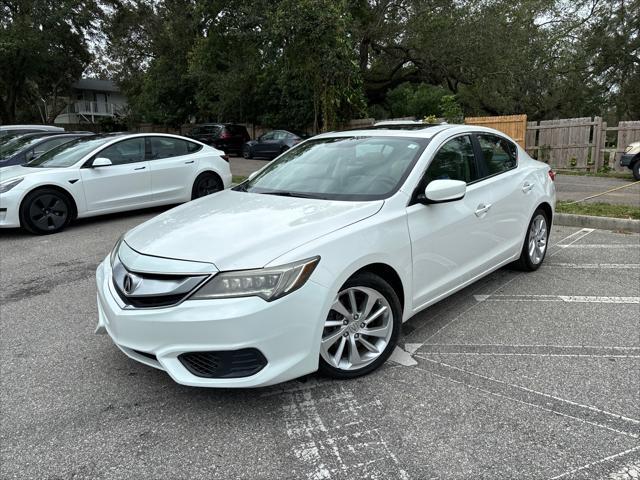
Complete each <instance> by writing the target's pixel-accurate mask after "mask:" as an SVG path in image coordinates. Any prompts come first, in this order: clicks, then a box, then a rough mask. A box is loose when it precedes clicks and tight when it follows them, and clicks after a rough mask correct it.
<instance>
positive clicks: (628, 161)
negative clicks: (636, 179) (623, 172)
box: [620, 153, 637, 167]
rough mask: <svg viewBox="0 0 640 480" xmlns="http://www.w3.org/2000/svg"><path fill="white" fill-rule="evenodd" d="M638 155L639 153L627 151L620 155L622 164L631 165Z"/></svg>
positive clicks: (624, 165)
mask: <svg viewBox="0 0 640 480" xmlns="http://www.w3.org/2000/svg"><path fill="white" fill-rule="evenodd" d="M636 155H637V153H625V154H624V155H622V156H621V157H620V165H621V166H623V167H629V166H630V165H631V163H632V160H633V159H634V158H635V156H636Z"/></svg>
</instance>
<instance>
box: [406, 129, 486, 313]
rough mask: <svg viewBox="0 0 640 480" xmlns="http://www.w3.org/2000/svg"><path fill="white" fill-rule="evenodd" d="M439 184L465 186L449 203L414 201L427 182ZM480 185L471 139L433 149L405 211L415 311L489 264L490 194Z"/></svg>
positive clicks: (464, 137)
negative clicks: (440, 181)
mask: <svg viewBox="0 0 640 480" xmlns="http://www.w3.org/2000/svg"><path fill="white" fill-rule="evenodd" d="M438 179H450V180H462V181H464V182H466V183H467V193H466V195H465V196H464V198H462V199H461V200H457V201H454V202H449V203H440V204H432V205H423V204H421V203H418V202H417V201H415V196H416V195H417V194H418V193H419V192H424V189H425V187H426V186H427V185H428V184H429V182H431V181H433V180H438ZM479 179H480V171H479V165H478V160H477V158H476V156H475V150H474V148H473V143H472V140H471V136H470V135H468V134H465V135H458V136H455V137H453V138H451V139H449V140H447V141H446V142H444V143H443V144H442V146H441V147H440V148H439V149H438V151H437V152H436V154H435V155H434V157H433V159H432V161H431V163H430V164H429V167H428V168H427V171H426V173H425V175H424V176H423V178H422V180H421V182H420V184H419V185H418V187H417V189H416V193H415V194H414V199H413V200H412V202H411V204H410V205H409V206H408V207H407V220H408V226H409V234H410V237H411V244H412V258H413V288H414V292H413V297H414V305H415V306H416V307H417V308H419V307H421V306H423V305H425V304H427V303H432V302H433V301H436V300H437V299H439V298H441V297H443V296H444V295H446V294H447V293H448V292H450V291H451V290H452V289H455V288H457V287H458V286H460V285H461V284H462V283H464V282H466V281H467V280H469V279H470V278H472V277H474V275H477V274H478V273H479V272H482V271H484V270H486V268H487V265H490V264H491V254H490V252H491V249H492V245H493V243H494V240H493V234H492V232H491V230H492V223H493V222H492V221H493V215H492V211H491V200H490V199H491V191H490V187H488V186H487V185H485V184H484V183H483V182H481V181H479Z"/></svg>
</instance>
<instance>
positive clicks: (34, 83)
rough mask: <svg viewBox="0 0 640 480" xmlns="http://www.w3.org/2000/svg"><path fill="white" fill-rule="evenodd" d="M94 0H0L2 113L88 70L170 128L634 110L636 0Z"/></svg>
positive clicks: (23, 113) (139, 112)
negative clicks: (103, 75) (201, 123)
mask: <svg viewBox="0 0 640 480" xmlns="http://www.w3.org/2000/svg"><path fill="white" fill-rule="evenodd" d="M95 1H97V0H61V1H58V2H53V1H51V0H20V1H16V0H11V1H6V0H1V3H0V6H1V7H0V8H1V12H2V17H1V18H0V27H1V30H0V62H2V63H1V64H2V65H3V72H2V76H1V77H0V102H1V103H0V112H1V114H2V120H3V121H10V120H13V119H16V118H25V119H26V118H27V117H29V116H32V117H33V116H34V115H36V112H37V108H35V107H34V105H37V98H41V97H47V98H49V99H50V98H51V97H52V96H56V95H58V96H59V95H60V92H63V91H64V90H65V88H67V86H68V84H69V83H70V82H71V81H73V80H74V79H76V78H77V77H79V75H80V74H81V72H82V71H83V69H87V71H91V72H104V73H106V74H108V75H110V76H111V77H112V78H113V79H114V80H116V81H117V82H118V83H119V84H120V85H121V86H122V88H123V89H124V90H125V93H126V94H127V95H128V97H129V100H130V105H131V120H132V121H147V122H154V123H163V124H167V125H179V124H181V123H183V122H185V121H188V120H189V119H193V118H195V119H196V120H198V121H208V120H210V121H238V122H254V123H261V124H264V125H268V126H272V127H285V128H298V129H304V128H309V127H311V128H315V129H332V128H337V127H339V126H340V125H341V124H343V123H344V122H345V121H346V120H348V119H350V118H355V117H359V116H363V115H366V114H367V113H368V114H372V113H375V115H376V116H378V117H381V116H383V117H404V116H416V117H423V116H430V115H434V116H445V115H446V116H449V117H451V118H459V117H460V115H461V113H460V112H462V113H463V114H465V115H501V114H514V113H526V114H527V115H528V116H529V118H531V119H534V120H537V119H546V118H558V117H571V116H589V115H608V116H609V117H613V118H617V119H638V118H640V14H639V13H638V12H640V0H515V1H514V0H459V1H456V2H451V1H449V0H244V1H243V0H225V1H222V0H101V2H100V3H99V7H100V8H98V5H96V3H94V2H95ZM97 21H100V29H99V33H100V35H99V36H97V37H96V36H95V34H96V33H97V32H96V28H95V27H96V22H97ZM91 52H94V53H95V52H98V53H99V55H94V58H93V59H92V58H91V54H90V53H91ZM49 102H50V100H49ZM54 103H55V102H54Z"/></svg>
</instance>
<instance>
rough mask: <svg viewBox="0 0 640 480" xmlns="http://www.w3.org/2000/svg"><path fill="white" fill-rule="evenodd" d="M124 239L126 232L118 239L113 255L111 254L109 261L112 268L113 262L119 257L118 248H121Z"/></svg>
mask: <svg viewBox="0 0 640 480" xmlns="http://www.w3.org/2000/svg"><path fill="white" fill-rule="evenodd" d="M123 239H124V234H122V235H121V236H120V238H119V239H118V241H117V242H116V244H115V246H114V247H113V250H111V255H109V262H110V263H111V268H113V262H115V261H116V258H118V250H120V245H122V240H123Z"/></svg>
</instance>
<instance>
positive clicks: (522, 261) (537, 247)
mask: <svg viewBox="0 0 640 480" xmlns="http://www.w3.org/2000/svg"><path fill="white" fill-rule="evenodd" d="M548 241H549V220H548V219H547V214H546V213H545V212H544V210H543V209H541V208H538V209H537V210H536V211H535V212H534V213H533V217H532V218H531V221H530V222H529V228H528V229H527V236H526V238H525V241H524V245H523V247H522V252H521V253H520V258H519V259H518V261H517V262H516V266H517V267H518V268H519V269H521V270H525V271H530V272H532V271H534V270H537V269H538V268H540V265H542V262H543V261H544V257H545V255H546V253H547V243H548Z"/></svg>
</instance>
